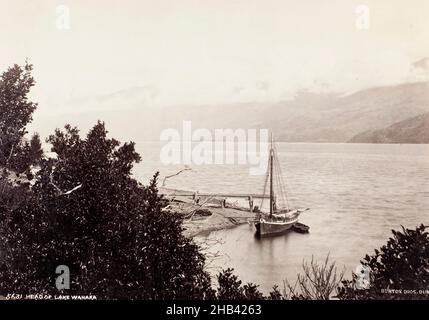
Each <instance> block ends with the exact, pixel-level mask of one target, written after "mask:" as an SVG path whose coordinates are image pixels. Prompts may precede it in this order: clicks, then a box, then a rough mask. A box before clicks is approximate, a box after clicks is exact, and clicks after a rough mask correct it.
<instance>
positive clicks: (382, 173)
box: [134, 143, 429, 291]
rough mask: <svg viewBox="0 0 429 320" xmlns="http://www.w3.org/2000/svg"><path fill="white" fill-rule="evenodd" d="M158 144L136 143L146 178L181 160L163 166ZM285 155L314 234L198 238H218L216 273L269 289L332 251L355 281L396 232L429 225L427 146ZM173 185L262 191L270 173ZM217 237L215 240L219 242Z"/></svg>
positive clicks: (350, 147)
mask: <svg viewBox="0 0 429 320" xmlns="http://www.w3.org/2000/svg"><path fill="white" fill-rule="evenodd" d="M160 147H161V146H160V145H159V144H158V143H138V144H137V148H138V149H139V152H140V153H141V154H142V157H143V161H142V163H141V164H139V165H138V166H137V167H136V168H135V171H134V174H135V176H136V177H137V178H139V179H140V180H141V181H143V182H147V181H148V179H149V178H150V176H151V175H152V174H153V173H154V172H155V171H160V175H161V178H160V180H161V182H162V179H163V176H165V175H169V174H172V173H175V172H177V171H178V170H180V169H182V168H183V165H162V164H161V163H160V160H159V150H160ZM277 148H278V150H279V159H280V162H281V165H282V171H283V173H284V174H285V176H284V179H285V181H286V184H287V191H288V198H289V202H290V204H291V205H292V206H296V207H310V208H311V210H310V211H307V212H305V213H304V214H303V216H302V218H301V219H300V220H301V222H303V223H305V224H307V225H309V226H310V233H309V234H297V233H293V232H291V233H289V234H287V235H285V236H280V237H275V238H267V239H262V240H258V239H256V238H254V236H253V234H254V229H253V227H251V226H248V225H241V226H238V227H236V228H234V229H230V230H223V231H217V232H213V233H211V234H210V235H208V236H205V237H198V238H197V241H205V240H211V242H210V243H214V245H212V246H211V247H210V248H209V249H207V251H208V252H209V253H214V252H220V253H221V255H220V256H219V257H218V258H216V259H215V260H214V261H213V262H212V263H211V264H210V268H211V269H210V270H211V272H213V273H214V272H216V271H218V270H220V269H221V268H225V267H227V266H230V267H233V268H234V269H235V270H236V273H237V274H238V275H239V276H240V278H241V279H242V280H243V281H244V282H254V283H257V284H260V286H261V288H262V290H264V291H268V290H269V289H270V288H271V287H272V286H273V285H274V284H279V285H281V286H282V283H283V280H284V279H286V278H287V279H289V280H292V281H293V280H295V278H296V274H297V273H298V272H299V271H300V270H301V264H302V261H303V259H307V260H308V259H311V257H312V255H314V257H315V258H316V259H319V260H320V259H324V258H325V257H326V255H327V254H330V257H331V258H332V259H333V260H335V261H336V262H337V265H338V266H339V268H346V270H347V272H346V275H347V277H349V278H350V273H351V270H354V269H355V267H356V266H357V264H358V263H359V261H360V259H362V258H363V257H364V256H365V254H366V253H372V251H373V249H374V248H378V247H380V246H381V245H382V244H384V243H385V242H386V240H387V238H388V237H389V236H390V234H391V231H390V230H391V229H399V228H400V226H401V225H403V226H405V227H410V228H413V227H415V226H416V225H418V224H421V223H425V224H429V209H428V208H429V145H371V144H311V143H279V144H277ZM191 168H192V170H191V171H186V172H184V173H183V174H181V175H179V176H177V177H175V178H172V179H170V180H168V183H167V186H168V187H173V188H182V189H188V190H199V191H200V192H203V191H207V192H231V193H262V190H263V184H264V176H250V175H249V171H248V167H247V166H245V165H201V166H191ZM213 240H215V241H213Z"/></svg>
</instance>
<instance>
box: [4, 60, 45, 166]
mask: <svg viewBox="0 0 429 320" xmlns="http://www.w3.org/2000/svg"><path fill="white" fill-rule="evenodd" d="M32 69H33V66H32V65H31V64H28V63H27V64H25V66H23V67H21V66H19V65H14V66H13V67H11V68H9V69H8V70H7V71H6V72H4V73H3V74H2V75H1V77H0V167H1V168H3V170H4V169H10V170H13V171H14V172H15V173H17V174H21V173H23V172H25V171H26V170H27V169H28V167H29V166H31V165H32V164H35V163H37V162H38V161H39V160H40V158H41V156H42V150H41V145H40V140H39V137H38V136H37V135H35V136H33V137H32V138H31V140H30V141H26V140H25V139H24V136H25V135H26V134H27V131H26V126H27V125H28V123H30V122H31V120H32V114H33V112H34V110H35V109H36V107H37V104H36V103H33V102H31V101H30V100H29V99H28V94H29V92H30V89H31V87H33V86H34V83H35V81H34V79H33V77H32V75H31V71H32Z"/></svg>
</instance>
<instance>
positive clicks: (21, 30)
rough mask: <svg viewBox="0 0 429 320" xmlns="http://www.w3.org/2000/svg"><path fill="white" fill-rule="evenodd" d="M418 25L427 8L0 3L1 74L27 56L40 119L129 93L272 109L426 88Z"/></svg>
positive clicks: (375, 2)
mask: <svg viewBox="0 0 429 320" xmlns="http://www.w3.org/2000/svg"><path fill="white" fill-rule="evenodd" d="M360 4H364V5H367V6H368V8H369V10H370V11H369V13H370V27H369V29H368V30H361V29H358V28H357V27H356V18H357V13H356V11H355V10H356V7H357V6H358V5H360ZM58 5H67V6H68V7H69V9H70V30H60V29H58V28H57V25H56V23H57V19H58V17H59V14H58V13H57V12H56V9H57V6H58ZM428 17H429V1H427V0H408V1H406V0H367V1H353V0H300V1H289V0H198V1H197V0H174V1H165V0H156V1H155V0H153V1H145V0H136V1H131V0H122V1H114V0H103V1H101V0H100V1H88V0H74V1H70V0H69V1H53V0H50V1H48V0H37V1H34V0H31V1H24V0H17V1H10V0H7V1H6V0H0V39H1V46H2V47H1V50H0V68H1V70H4V69H5V68H6V67H7V66H9V65H11V64H13V63H19V64H22V63H24V60H25V58H26V57H28V58H29V59H30V61H31V62H32V63H33V64H34V66H35V77H36V80H37V88H35V90H34V96H35V99H36V100H37V101H39V102H40V105H41V107H42V106H43V108H42V111H49V110H52V109H53V108H56V107H58V105H63V104H67V102H68V101H69V100H70V99H75V98H79V97H82V96H88V97H91V96H96V95H100V94H108V93H112V92H115V91H119V90H122V89H126V88H130V87H139V86H141V87H147V88H150V92H151V94H150V99H152V100H151V103H153V104H154V105H157V104H162V105H164V104H187V103H189V104H194V103H224V102H231V101H252V100H261V101H263V100H267V101H275V100H278V99H282V98H285V97H290V96H291V94H293V93H294V92H295V91H296V90H300V89H308V90H314V91H353V90H357V89H360V88H364V87H370V86H374V85H380V84H393V83H399V82H405V81H415V80H422V79H426V78H427V70H424V69H425V63H426V62H427V61H425V63H421V64H420V65H417V69H416V70H413V69H412V68H411V64H412V63H413V62H415V61H418V60H420V59H422V58H424V57H427V56H429V42H428V39H429V38H428V36H429V19H428ZM426 66H427V64H426Z"/></svg>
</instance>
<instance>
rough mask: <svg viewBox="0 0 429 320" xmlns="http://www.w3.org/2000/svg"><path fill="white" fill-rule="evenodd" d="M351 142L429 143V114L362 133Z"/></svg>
mask: <svg viewBox="0 0 429 320" xmlns="http://www.w3.org/2000/svg"><path fill="white" fill-rule="evenodd" d="M349 142H360V143H429V112H428V113H425V114H422V115H419V116H416V117H412V118H408V119H406V120H403V121H400V122H396V123H394V124H392V125H390V126H388V127H387V128H384V129H380V130H369V131H366V132H363V133H360V134H358V135H356V136H354V137H353V138H352V139H351V140H350V141H349Z"/></svg>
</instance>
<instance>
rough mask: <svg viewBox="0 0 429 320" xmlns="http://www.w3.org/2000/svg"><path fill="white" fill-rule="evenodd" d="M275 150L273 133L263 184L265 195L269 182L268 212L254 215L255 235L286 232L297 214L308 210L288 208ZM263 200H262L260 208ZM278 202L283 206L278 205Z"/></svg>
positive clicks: (295, 219)
mask: <svg viewBox="0 0 429 320" xmlns="http://www.w3.org/2000/svg"><path fill="white" fill-rule="evenodd" d="M276 151H277V150H276V148H275V145H274V142H273V135H272V134H271V148H270V157H269V162H268V168H267V174H266V179H265V186H264V195H265V194H266V191H267V190H266V189H267V183H268V181H269V182H270V187H269V192H270V211H269V213H264V212H259V213H258V214H257V216H256V219H255V227H256V235H257V236H260V237H266V236H273V235H279V234H282V233H284V232H286V231H287V230H289V229H290V228H292V227H293V226H294V225H295V224H297V223H298V218H299V215H300V214H301V213H302V212H304V211H307V210H309V209H308V208H307V209H305V210H299V209H295V210H292V209H290V208H289V204H288V200H287V195H286V186H285V184H284V181H283V175H282V173H281V167H280V162H279V160H278V157H277V152H276ZM275 184H276V186H277V189H278V190H277V192H276V191H275V190H274V189H275ZM263 201H264V200H262V204H261V208H262V205H263ZM278 203H280V204H282V205H283V206H282V207H280V206H279V205H278Z"/></svg>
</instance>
